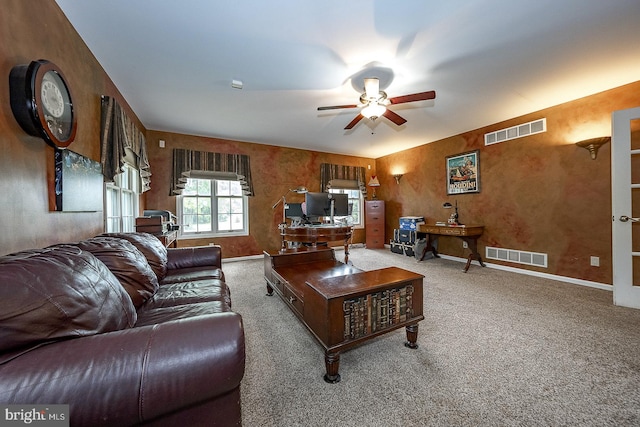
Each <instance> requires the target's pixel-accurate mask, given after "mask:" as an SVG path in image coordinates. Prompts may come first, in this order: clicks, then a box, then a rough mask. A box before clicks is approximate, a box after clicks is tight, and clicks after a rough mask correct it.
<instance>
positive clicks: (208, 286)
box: [143, 279, 231, 310]
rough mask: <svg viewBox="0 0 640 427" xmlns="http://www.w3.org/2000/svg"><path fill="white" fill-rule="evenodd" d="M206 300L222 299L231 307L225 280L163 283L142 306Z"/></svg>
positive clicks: (154, 306)
mask: <svg viewBox="0 0 640 427" xmlns="http://www.w3.org/2000/svg"><path fill="white" fill-rule="evenodd" d="M206 301H224V302H225V303H226V304H227V305H228V306H229V307H231V297H230V295H229V288H228V287H227V285H226V284H225V282H223V281H222V280H219V279H209V280H198V281H194V282H181V283H172V284H169V285H163V286H160V288H159V289H158V291H157V292H156V293H155V295H153V297H152V298H151V299H150V300H149V301H147V302H146V303H145V305H144V307H143V308H144V309H145V310H148V309H151V308H159V307H173V306H177V305H183V304H193V303H198V302H206Z"/></svg>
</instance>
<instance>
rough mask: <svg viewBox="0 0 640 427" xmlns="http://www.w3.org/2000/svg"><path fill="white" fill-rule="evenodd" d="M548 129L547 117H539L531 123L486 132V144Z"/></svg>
mask: <svg viewBox="0 0 640 427" xmlns="http://www.w3.org/2000/svg"><path fill="white" fill-rule="evenodd" d="M546 131H547V119H539V120H535V121H533V122H529V123H523V124H521V125H518V126H513V127H510V128H507V129H501V130H497V131H495V132H489V133H485V134H484V145H492V144H498V143H499V142H505V141H509V140H510V139H516V138H522V137H525V136H529V135H533V134H536V133H542V132H546Z"/></svg>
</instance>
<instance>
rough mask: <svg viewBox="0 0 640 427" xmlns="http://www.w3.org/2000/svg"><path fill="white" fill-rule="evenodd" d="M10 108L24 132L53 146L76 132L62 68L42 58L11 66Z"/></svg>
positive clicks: (59, 145)
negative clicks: (26, 63)
mask: <svg viewBox="0 0 640 427" xmlns="http://www.w3.org/2000/svg"><path fill="white" fill-rule="evenodd" d="M9 81H10V86H11V93H10V95H11V109H12V110H13V114H14V116H15V117H16V120H17V121H18V123H19V124H20V126H22V128H23V129H24V130H25V131H27V133H28V134H30V135H33V136H39V137H41V138H42V139H44V140H45V141H46V142H47V143H48V144H50V145H52V146H54V147H57V148H66V147H67V146H69V144H71V143H72V142H73V139H74V138H75V135H76V129H77V120H76V115H75V111H74V108H73V102H72V99H71V92H70V90H69V86H68V85H67V83H66V81H65V79H64V76H63V75H62V72H61V71H60V70H59V69H58V67H56V65H55V64H53V63H52V62H49V61H46V60H43V59H41V60H38V61H33V62H31V63H30V64H28V65H19V66H16V67H14V68H13V69H12V70H11V74H10V76H9Z"/></svg>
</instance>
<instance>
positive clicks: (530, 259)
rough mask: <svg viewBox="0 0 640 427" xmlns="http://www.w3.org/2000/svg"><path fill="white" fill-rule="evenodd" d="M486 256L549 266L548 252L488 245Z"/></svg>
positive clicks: (538, 265)
mask: <svg viewBox="0 0 640 427" xmlns="http://www.w3.org/2000/svg"><path fill="white" fill-rule="evenodd" d="M485 258H487V259H496V260H499V261H506V262H515V263H518V264H526V265H534V266H536V267H544V268H547V254H543V253H539V252H527V251H518V250H515V249H504V248H492V247H489V246H487V247H486V254H485Z"/></svg>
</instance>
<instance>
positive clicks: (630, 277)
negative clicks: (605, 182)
mask: <svg viewBox="0 0 640 427" xmlns="http://www.w3.org/2000/svg"><path fill="white" fill-rule="evenodd" d="M612 120H613V125H612V138H611V186H612V212H613V303H614V304H615V305H622V306H625V307H633V308H640V107H638V108H631V109H629V110H621V111H615V112H614V113H613V119H612Z"/></svg>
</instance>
